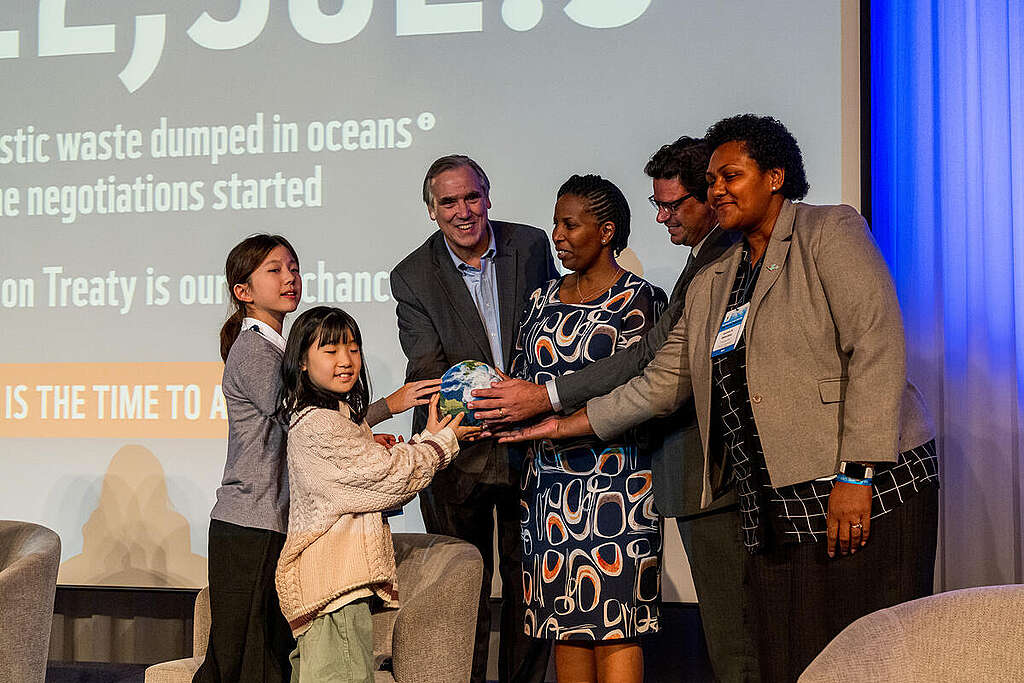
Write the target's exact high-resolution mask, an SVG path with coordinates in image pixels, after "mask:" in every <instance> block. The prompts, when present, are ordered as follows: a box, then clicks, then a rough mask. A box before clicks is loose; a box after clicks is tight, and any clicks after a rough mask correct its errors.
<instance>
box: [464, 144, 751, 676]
mask: <svg viewBox="0 0 1024 683" xmlns="http://www.w3.org/2000/svg"><path fill="white" fill-rule="evenodd" d="M709 157H710V153H709V151H708V150H707V148H706V147H705V145H704V143H703V141H702V140H700V139H695V138H691V137H686V136H684V137H681V138H679V139H678V140H676V141H675V142H673V143H671V144H669V145H664V146H663V147H662V148H661V149H659V150H658V151H657V152H655V153H654V155H653V156H652V157H651V159H650V161H648V162H647V165H646V166H645V167H644V173H646V174H647V175H648V176H649V177H650V178H651V181H652V183H653V187H654V194H652V195H651V196H650V197H649V201H650V203H651V205H652V206H653V207H654V209H655V210H656V211H657V216H656V219H655V220H657V222H658V223H661V224H662V225H664V226H665V227H666V228H667V229H668V235H669V240H670V241H671V242H672V243H673V244H677V245H685V246H688V247H690V254H689V256H688V257H687V261H686V265H685V267H684V268H683V271H682V273H681V274H680V275H679V279H678V280H677V281H676V285H675V287H674V288H673V290H672V296H671V297H670V298H669V302H668V307H667V308H666V309H665V312H664V313H663V314H662V317H661V318H660V319H659V320H658V323H657V325H656V326H655V327H654V328H653V329H651V331H650V332H648V333H647V335H646V336H645V337H644V338H643V339H642V340H641V341H640V342H639V343H637V344H634V345H633V346H631V347H630V348H628V349H626V350H625V351H620V352H619V353H616V354H613V355H612V356H609V357H608V358H605V359H602V360H600V361H597V362H596V363H592V364H590V365H588V366H587V367H586V368H584V369H583V370H580V371H579V372H575V373H571V374H568V375H563V376H561V377H558V378H556V379H553V380H551V381H549V382H547V384H546V385H543V386H542V385H537V384H532V383H530V382H526V381H524V380H518V379H513V380H506V381H504V382H499V383H497V384H495V385H494V386H492V388H490V389H482V390H477V391H474V392H473V394H474V396H476V397H477V400H476V401H474V402H472V403H470V407H472V408H477V409H478V412H477V415H478V416H479V417H480V418H482V419H484V420H486V421H487V422H488V425H489V426H488V430H489V431H491V432H496V431H500V430H501V429H503V428H504V427H507V426H508V425H510V424H511V423H514V422H519V421H522V420H526V419H528V418H531V417H534V416H536V415H539V414H542V413H547V412H550V411H552V410H555V411H557V412H563V413H565V414H569V413H572V412H574V411H575V410H577V409H578V408H580V407H582V406H583V405H584V404H585V403H586V402H587V400H588V399H590V398H593V397H595V396H602V395H604V394H605V393H607V392H609V391H611V390H612V389H614V388H615V387H617V386H619V385H620V384H625V383H626V382H628V381H629V380H630V379H632V378H633V377H635V376H637V375H639V374H641V373H642V372H643V369H644V366H646V365H647V363H649V362H650V361H651V359H652V358H654V355H655V353H656V352H657V350H658V349H659V348H660V347H661V345H662V344H663V343H664V341H665V339H666V338H667V337H668V333H669V331H670V330H671V329H672V327H673V326H674V325H675V323H676V321H678V320H679V316H680V315H681V314H682V310H683V305H684V303H685V299H686V289H687V287H688V286H689V284H690V281H691V280H692V279H693V276H694V275H696V274H697V272H698V271H699V270H700V269H701V268H703V267H704V266H705V265H707V264H708V263H710V262H712V261H714V260H715V259H717V258H718V257H719V256H720V255H721V254H722V252H724V251H725V249H726V248H727V247H728V246H729V245H731V244H732V243H733V241H734V238H733V236H731V235H729V234H728V233H725V232H724V231H722V230H721V229H720V228H718V227H717V223H716V220H715V215H714V211H713V210H712V209H711V207H710V205H709V204H708V202H707V181H706V179H705V172H706V171H707V166H708V159H709ZM652 431H653V432H654V434H655V439H654V441H655V443H654V451H653V453H652V463H651V473H652V478H653V486H654V502H655V506H656V507H657V508H658V512H659V513H661V514H662V515H664V516H666V517H675V518H676V523H677V524H678V526H679V533H680V536H681V537H682V540H683V546H684V548H685V550H686V554H687V557H688V558H689V560H690V572H691V575H692V576H693V583H694V587H695V589H696V591H697V600H698V604H699V608H700V614H701V620H702V622H703V627H704V635H705V639H706V640H707V645H708V654H709V656H710V658H711V664H712V667H713V668H714V672H715V676H716V678H717V679H718V680H720V681H756V680H759V675H760V674H759V667H758V663H757V651H756V649H755V646H754V640H753V638H752V637H751V634H750V631H749V628H750V624H749V623H748V622H749V619H747V618H745V616H744V615H745V614H746V612H747V609H746V606H745V604H744V603H743V599H742V596H743V591H742V590H741V588H742V584H743V567H744V563H745V558H746V551H745V550H744V547H743V543H742V539H741V536H740V534H739V529H740V526H741V525H740V522H739V511H738V509H737V501H736V495H735V493H734V492H730V493H729V494H727V495H726V496H723V497H722V498H721V499H719V500H716V501H714V503H712V505H711V506H710V507H709V508H706V509H704V510H701V509H700V498H701V489H702V486H703V469H704V454H703V447H702V444H701V438H700V433H699V431H698V428H697V415H696V412H695V409H694V404H693V400H692V399H691V400H690V401H687V402H686V403H685V404H683V406H681V407H680V409H679V410H678V411H677V412H676V413H675V414H673V415H671V416H669V417H667V418H664V419H662V420H659V421H657V424H656V425H654V429H652Z"/></svg>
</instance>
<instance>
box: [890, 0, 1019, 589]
mask: <svg viewBox="0 0 1024 683" xmlns="http://www.w3.org/2000/svg"><path fill="white" fill-rule="evenodd" d="M870 11H871V25H870V30H871V173H872V180H871V192H872V207H871V208H872V222H873V228H874V231H875V235H876V237H877V239H878V241H879V244H880V246H881V248H882V251H883V252H884V253H885V256H886V258H887V259H888V261H889V265H890V267H891V268H892V271H893V275H894V276H895V278H896V286H897V290H898V292H899V295H900V302H901V305H902V307H903V314H904V318H905V322H906V335H907V350H908V361H909V368H910V375H911V379H912V380H913V381H914V382H915V383H917V384H918V386H920V387H921V389H922V391H923V392H924V394H925V397H926V398H927V399H928V402H929V405H930V407H931V410H932V414H933V416H934V419H935V422H936V427H937V430H938V434H939V448H940V455H941V458H942V465H941V467H942V474H943V489H942V521H941V527H940V541H939V566H938V570H939V571H938V582H939V584H940V587H941V588H944V589H952V588H960V587H965V586H977V585H985V584H997V583H1012V582H1018V583H1019V582H1022V581H1024V570H1022V567H1024V545H1022V543H1024V542H1022V526H1024V510H1022V492H1024V448H1022V446H1024V438H1022V437H1024V424H1022V420H1021V416H1022V412H1021V407H1022V401H1024V2H1022V0H899V1H895V0H887V1H881V0H872V1H871V5H870Z"/></svg>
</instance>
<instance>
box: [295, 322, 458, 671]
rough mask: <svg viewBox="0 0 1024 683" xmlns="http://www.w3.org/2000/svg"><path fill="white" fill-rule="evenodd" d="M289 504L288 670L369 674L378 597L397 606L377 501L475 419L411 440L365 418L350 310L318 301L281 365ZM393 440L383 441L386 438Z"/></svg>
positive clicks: (411, 485) (435, 458) (363, 381)
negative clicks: (292, 644) (291, 644)
mask: <svg viewBox="0 0 1024 683" xmlns="http://www.w3.org/2000/svg"><path fill="white" fill-rule="evenodd" d="M282 381H283V384H282V397H283V406H284V408H283V409H284V411H285V412H286V414H287V415H289V416H290V424H289V429H288V481H289V488H290V492H291V510H290V514H289V518H288V535H287V538H286V540H285V544H284V549H283V550H282V552H281V559H280V561H279V562H278V566H277V575H276V582H277V592H278V596H279V597H280V602H281V611H282V612H283V613H284V616H285V618H286V619H287V620H288V623H289V625H290V626H291V629H292V633H293V634H294V635H295V637H296V640H297V646H296V649H295V651H294V652H293V653H292V655H291V660H292V671H293V674H292V681H293V683H294V682H295V681H299V682H301V683H308V682H310V681H324V680H330V681H339V682H349V681H351V682H352V683H363V682H364V681H366V683H372V681H373V668H374V667H373V626H372V622H371V620H370V610H371V607H372V606H373V605H374V604H380V603H383V604H384V605H385V606H397V600H398V586H397V585H396V581H395V554H394V547H393V545H392V542H391V532H390V530H389V528H388V523H387V519H386V518H385V516H384V514H383V513H384V511H386V510H391V509H394V508H397V507H400V506H402V505H404V504H405V503H407V502H408V501H410V500H411V499H412V498H413V497H414V496H415V495H416V493H417V492H418V491H420V490H421V489H423V488H424V487H426V486H427V484H429V483H430V480H431V478H432V477H433V475H434V473H435V472H436V471H437V470H438V469H440V468H442V467H445V466H447V465H448V463H449V462H451V459H452V458H453V457H454V456H455V455H456V454H457V453H458V450H459V442H458V440H459V439H460V438H462V437H464V436H466V435H468V434H470V433H471V432H473V431H475V428H471V427H463V426H461V422H462V416H461V415H459V416H457V417H456V418H455V419H454V420H453V419H452V418H450V417H446V418H444V419H443V420H438V419H437V418H436V414H437V395H435V396H434V397H433V399H432V400H431V404H430V411H429V412H430V415H431V418H430V419H429V421H428V422H427V428H426V429H425V430H424V431H423V433H422V434H419V435H417V436H414V437H413V438H411V439H410V440H409V443H403V442H394V441H393V440H385V439H383V438H381V437H377V439H380V440H379V441H378V440H376V439H375V437H374V435H373V434H372V433H371V432H370V428H369V426H367V424H366V422H365V421H364V419H363V418H364V417H365V414H366V408H367V405H368V402H369V381H368V378H367V372H366V367H365V366H364V365H363V363H362V341H361V336H360V333H359V327H358V325H356V322H355V320H354V319H352V317H351V316H349V315H348V314H347V313H345V312H344V311H342V310H340V309H337V308H328V307H326V306H318V307H316V308H312V309H310V310H308V311H306V312H305V313H303V314H302V315H301V316H299V318H298V319H297V320H296V321H295V324H294V325H293V326H292V330H291V333H290V334H289V336H288V345H287V348H286V349H285V356H284V362H283V364H282ZM389 445H390V448H389V447H388V446H389Z"/></svg>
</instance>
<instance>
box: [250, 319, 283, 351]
mask: <svg viewBox="0 0 1024 683" xmlns="http://www.w3.org/2000/svg"><path fill="white" fill-rule="evenodd" d="M254 328H255V330H256V331H257V332H259V333H260V334H261V335H263V338H264V339H266V340H267V341H268V342H270V343H271V344H273V345H274V346H276V347H277V348H279V349H281V353H284V347H285V340H284V337H282V336H281V335H280V334H279V333H278V331H277V330H275V329H274V328H273V327H271V326H270V325H268V324H266V323H265V322H263V321H262V320H257V319H256V318H243V319H242V329H243V330H251V329H254Z"/></svg>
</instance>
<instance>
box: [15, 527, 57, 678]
mask: <svg viewBox="0 0 1024 683" xmlns="http://www.w3.org/2000/svg"><path fill="white" fill-rule="evenodd" d="M59 565H60V537H58V536H57V534H55V533H54V532H52V531H50V530H49V529H47V528H46V527H44V526H39V525H38V524H31V523H29V522H11V521H0V615H3V618H2V619H0V683H42V681H43V680H45V678H46V658H47V654H48V653H49V650H50V627H51V626H52V624H53V596H54V593H55V592H56V590H57V567H58V566H59Z"/></svg>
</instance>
